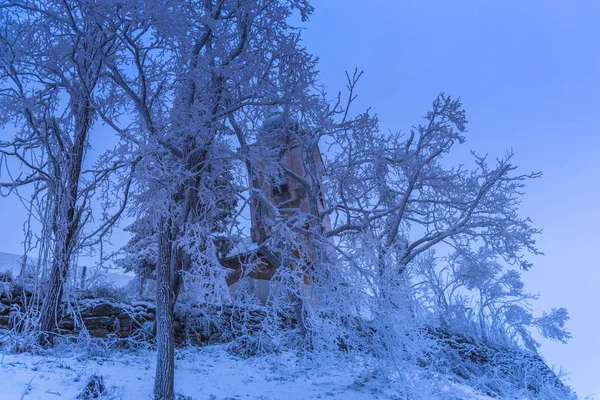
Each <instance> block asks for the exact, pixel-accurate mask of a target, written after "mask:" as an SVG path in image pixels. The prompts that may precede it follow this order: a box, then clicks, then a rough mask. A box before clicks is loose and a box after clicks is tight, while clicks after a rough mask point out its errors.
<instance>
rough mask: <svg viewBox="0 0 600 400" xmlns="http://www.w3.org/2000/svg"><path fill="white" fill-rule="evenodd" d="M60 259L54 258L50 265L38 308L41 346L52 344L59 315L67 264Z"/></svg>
mask: <svg viewBox="0 0 600 400" xmlns="http://www.w3.org/2000/svg"><path fill="white" fill-rule="evenodd" d="M61 261H62V260H56V261H55V262H54V263H53V265H52V271H51V273H50V282H49V285H48V291H47V292H46V296H45V297H44V302H43V303H42V308H41V310H40V311H41V312H40V322H39V343H40V345H42V346H51V345H53V344H54V331H55V329H56V327H57V325H58V318H59V317H60V316H59V308H60V303H61V301H62V295H63V288H64V282H65V279H66V275H67V266H66V265H65V263H64V262H61Z"/></svg>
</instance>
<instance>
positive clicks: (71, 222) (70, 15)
mask: <svg viewBox="0 0 600 400" xmlns="http://www.w3.org/2000/svg"><path fill="white" fill-rule="evenodd" d="M102 14H103V10H102V5H101V4H97V3H96V2H90V1H84V0H81V1H79V0H74V1H65V2H54V1H42V0H41V1H36V2H29V1H11V2H4V3H3V4H2V5H0V18H1V19H2V25H3V26H5V27H6V29H3V30H2V32H0V85H1V86H0V108H1V111H0V118H1V119H0V121H1V123H2V125H3V126H4V127H10V128H14V130H15V134H14V138H12V139H7V140H3V141H1V142H0V155H1V156H2V161H3V164H4V167H5V168H4V170H3V172H4V173H5V175H6V177H7V178H8V181H7V182H4V183H2V184H1V187H3V188H6V189H8V190H9V193H12V192H15V191H17V190H18V188H20V187H23V186H27V185H30V186H33V200H32V201H35V202H37V203H38V204H40V203H42V204H43V206H42V207H43V209H44V210H45V211H41V214H42V215H43V216H47V217H44V218H45V219H43V220H42V221H40V222H41V223H42V225H43V229H44V232H43V236H42V238H41V240H42V242H43V245H42V247H43V248H48V249H49V253H50V257H49V258H50V262H51V271H50V277H49V284H48V285H47V288H46V292H45V297H44V301H43V305H42V308H41V313H40V320H39V329H40V332H41V333H42V334H43V335H42V337H41V340H42V342H46V341H50V342H51V340H52V337H51V336H50V337H48V338H46V335H45V334H46V333H51V332H52V331H53V330H54V328H55V327H56V324H57V317H58V315H57V313H58V309H59V305H60V302H61V299H62V296H63V291H64V286H65V280H66V278H67V274H68V273H69V269H70V265H71V263H72V261H73V259H74V257H75V256H76V255H77V254H78V252H79V251H81V249H82V248H84V247H85V246H88V247H89V246H91V245H92V244H96V243H98V241H99V240H100V238H102V237H103V236H104V235H105V234H107V233H109V232H110V228H111V226H112V225H113V224H114V222H116V220H117V219H118V217H119V215H120V213H121V212H122V211H123V209H124V204H121V205H119V206H118V207H116V208H117V212H116V214H115V215H109V214H106V215H105V217H106V218H103V219H102V222H101V223H100V225H99V226H98V225H97V224H96V226H95V227H94V228H93V229H91V228H90V229H88V230H87V231H86V230H85V228H86V227H89V226H90V224H91V222H93V217H92V213H91V202H92V201H93V200H94V198H95V196H96V195H97V193H98V191H99V190H100V189H99V185H101V184H102V183H106V182H107V180H108V178H109V177H112V176H113V173H115V172H118V171H121V170H128V169H130V168H131V167H132V165H131V164H129V163H123V162H122V161H120V160H116V161H113V160H111V158H110V156H109V155H105V156H103V157H99V158H98V160H97V161H96V162H93V161H90V160H86V155H87V153H88V151H89V137H90V135H91V133H92V130H93V128H94V126H95V123H96V121H97V119H98V110H100V109H102V108H103V107H105V106H106V100H107V96H106V95H105V94H106V91H107V86H106V85H107V81H106V80H103V79H102V73H103V65H102V52H104V53H110V52H111V51H112V50H113V49H114V41H113V38H112V37H111V36H109V35H107V33H106V32H105V31H104V26H103V22H102V21H101V19H102V18H101V17H100V16H101V15H102ZM15 164H18V166H19V168H20V172H19V173H18V174H17V173H15V172H12V173H11V170H10V168H9V167H10V166H11V165H15ZM121 189H123V191H122V192H121V196H124V197H127V192H128V189H129V186H128V185H127V184H126V185H125V186H124V187H123V188H121ZM111 190H118V189H117V188H116V186H114V185H113V186H112V187H111ZM123 200H124V199H123ZM113 201H114V199H113Z"/></svg>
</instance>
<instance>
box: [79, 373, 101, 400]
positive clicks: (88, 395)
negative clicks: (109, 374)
mask: <svg viewBox="0 0 600 400" xmlns="http://www.w3.org/2000/svg"><path fill="white" fill-rule="evenodd" d="M107 395H108V389H107V387H106V384H105V383H104V377H103V376H102V375H92V376H90V377H89V379H88V382H87V383H86V385H85V387H84V389H83V390H82V391H81V393H80V394H79V395H78V396H77V399H81V400H92V399H108V397H107Z"/></svg>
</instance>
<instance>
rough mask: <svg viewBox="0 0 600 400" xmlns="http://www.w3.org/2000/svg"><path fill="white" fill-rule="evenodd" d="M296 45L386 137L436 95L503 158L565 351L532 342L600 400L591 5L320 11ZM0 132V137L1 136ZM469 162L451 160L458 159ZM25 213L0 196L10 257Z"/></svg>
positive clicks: (380, 4)
mask: <svg viewBox="0 0 600 400" xmlns="http://www.w3.org/2000/svg"><path fill="white" fill-rule="evenodd" d="M314 5H315V7H316V12H315V14H314V15H313V16H312V18H311V22H310V23H308V24H306V25H305V26H306V28H307V30H306V32H305V33H304V37H305V42H306V44H307V46H308V48H309V49H310V50H311V51H312V52H313V53H314V54H316V55H317V56H319V57H320V70H321V79H322V82H323V83H324V84H325V85H326V86H327V87H328V88H329V89H330V91H331V92H332V94H333V93H335V92H337V91H338V90H340V89H343V87H344V85H345V76H344V72H345V71H346V70H353V69H354V67H358V68H359V69H362V70H364V71H365V75H364V77H363V79H362V81H361V83H360V86H359V91H358V94H359V98H358V100H357V105H356V110H357V111H358V110H361V109H364V108H366V107H369V106H371V107H372V109H373V111H374V112H376V113H377V114H378V115H379V116H380V119H381V126H382V128H383V129H385V130H387V129H391V130H394V131H396V130H399V129H402V130H408V129H409V128H410V127H411V125H413V124H417V123H419V122H420V118H421V117H422V116H423V115H424V114H425V112H426V110H427V109H428V107H429V106H430V104H431V101H432V100H433V98H434V97H435V96H436V94H437V93H438V92H440V91H443V92H446V93H447V94H451V95H453V96H460V97H461V100H462V101H463V103H464V106H465V108H466V110H467V118H468V120H469V126H468V129H469V132H468V135H467V138H468V139H467V143H466V145H465V149H473V150H475V151H476V152H478V153H480V154H485V153H488V154H489V155H490V156H496V155H497V156H501V155H503V154H504V152H505V150H507V149H511V148H512V149H513V150H514V151H515V153H516V158H515V163H516V164H517V165H519V167H520V170H519V171H520V172H523V173H525V172H530V171H542V172H543V173H544V176H543V178H542V179H539V180H536V181H532V182H530V184H529V185H528V187H527V190H526V195H525V197H524V199H523V204H522V208H521V209H522V215H524V216H529V217H531V218H532V219H533V220H534V222H535V225H536V226H537V227H538V228H541V229H543V231H544V233H543V235H541V236H540V237H539V238H538V244H539V248H540V249H541V250H542V251H543V252H544V253H545V255H544V256H541V257H531V258H530V259H531V260H532V261H533V262H534V268H533V269H532V270H531V271H530V272H527V273H525V274H524V280H525V282H526V286H527V288H528V289H529V291H531V292H533V293H539V294H540V295H541V298H540V300H539V301H538V302H537V303H536V304H535V306H534V308H535V310H536V311H538V312H541V311H542V310H548V309H550V308H551V307H567V308H568V309H569V312H570V314H571V321H570V322H569V329H570V331H571V333H572V334H573V339H572V340H571V341H570V342H569V343H568V344H566V345H562V344H559V343H553V342H549V341H542V344H543V345H542V348H541V353H542V355H543V356H544V357H545V358H546V360H547V362H548V364H549V365H553V364H558V365H562V366H563V367H564V368H565V369H566V370H567V371H568V372H569V373H570V382H569V383H570V384H571V385H572V386H573V387H574V388H575V390H577V392H578V393H579V394H580V395H590V394H598V395H600V366H599V364H600V362H599V361H598V360H600V309H599V306H600V269H599V268H598V264H599V263H598V261H597V253H598V247H599V246H600V232H599V227H600V211H599V209H598V207H597V204H598V203H599V198H600V179H599V176H600V167H599V166H598V162H600V160H599V159H600V136H599V135H598V131H599V129H600V1H598V0H595V1H592V0H578V1H576V2H569V1H538V0H529V1H516V0H503V1H501V0H494V1H492V0H479V1H477V0H470V1H466V0H454V1H448V0H437V1H430V0H410V1H404V0H370V1H365V0H321V1H314ZM4 134H6V132H5V133H2V132H0V135H4ZM466 153H467V152H466V151H463V152H459V158H460V157H464V160H462V161H467V160H468V159H467V157H466V156H464V154H466ZM22 220H23V214H22V213H21V208H20V206H19V204H18V202H17V201H16V200H14V199H2V198H0V221H2V223H1V224H0V251H10V252H16V253H18V252H20V251H21V245H20V242H21V240H22V236H21V234H20V232H21V231H20V229H21V223H22Z"/></svg>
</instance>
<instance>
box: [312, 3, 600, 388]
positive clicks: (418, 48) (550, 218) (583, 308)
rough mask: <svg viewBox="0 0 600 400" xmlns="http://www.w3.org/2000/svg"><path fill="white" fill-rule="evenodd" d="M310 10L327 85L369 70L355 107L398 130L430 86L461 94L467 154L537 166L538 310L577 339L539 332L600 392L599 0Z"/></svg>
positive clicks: (426, 100)
mask: <svg viewBox="0 0 600 400" xmlns="http://www.w3.org/2000/svg"><path fill="white" fill-rule="evenodd" d="M314 5H315V7H316V11H315V14H314V15H313V17H312V18H311V22H310V23H309V24H307V26H306V27H307V30H306V32H305V33H304V37H305V41H306V43H307V46H308V48H309V49H310V50H311V51H312V52H313V53H314V54H316V55H317V56H319V57H320V70H321V79H322V81H323V83H324V84H325V85H326V86H327V87H328V88H329V89H330V91H332V92H336V91H337V90H340V89H343V87H344V84H345V82H344V79H345V76H344V71H346V70H353V69H354V67H358V68H359V69H362V70H364V72H365V75H364V77H363V80H362V82H361V84H360V86H359V88H358V95H359V98H358V100H357V101H358V104H357V109H360V108H366V107H368V106H371V107H372V109H373V111H374V112H376V113H378V115H379V116H380V119H381V126H382V128H383V129H384V130H387V129H391V130H393V131H396V130H399V129H402V130H408V129H410V127H411V125H414V124H417V123H419V122H420V118H421V117H422V116H423V115H425V112H426V110H427V108H428V107H429V106H430V104H431V101H432V100H433V98H434V97H435V96H436V94H437V93H438V92H441V91H443V92H445V93H447V94H451V95H453V96H460V98H461V100H462V101H463V103H464V106H465V108H466V110H467V119H468V120H469V125H468V130H469V132H468V134H467V143H466V144H465V146H466V148H469V149H473V150H475V151H476V152H478V153H479V154H486V153H488V154H489V155H490V157H491V156H496V155H497V156H502V155H503V154H504V151H505V150H507V149H511V148H512V149H513V150H514V151H515V153H516V157H515V163H516V164H517V165H519V170H518V172H522V173H525V172H530V171H542V172H543V174H544V175H543V178H541V179H539V180H536V181H532V182H530V184H529V185H528V187H527V190H526V195H525V197H524V199H523V203H522V207H521V210H522V215H524V216H529V217H531V218H532V219H533V221H534V222H535V225H536V227H538V228H541V229H543V231H544V232H543V234H542V235H541V236H539V238H538V245H539V248H540V249H541V250H542V251H543V252H544V253H545V255H544V256H541V257H531V258H530V259H531V260H532V261H533V262H534V268H533V269H532V270H531V271H529V272H526V273H524V274H523V275H524V280H525V283H526V287H527V288H528V289H529V291H531V292H533V293H539V294H540V296H541V298H540V300H539V301H537V302H536V304H535V305H534V309H535V310H536V311H538V312H541V311H542V310H548V309H550V308H551V307H567V308H568V310H569V312H570V314H571V320H570V321H569V325H568V327H569V329H570V331H571V333H572V334H573V339H572V340H571V341H570V342H569V343H568V344H566V345H563V344H560V343H554V342H550V341H547V340H543V341H542V348H541V353H542V355H543V356H544V357H545V358H546V361H547V362H548V364H549V365H553V364H560V365H562V366H563V367H564V368H565V369H566V370H567V371H568V372H569V373H570V381H569V383H570V384H571V385H572V386H573V387H574V388H575V390H576V391H577V392H578V393H579V394H580V395H591V394H594V395H599V398H600V308H599V307H600V269H599V268H598V266H599V263H598V261H597V260H598V258H597V257H598V256H597V254H598V249H599V247H600V231H599V229H600V211H599V208H598V204H599V203H600V167H599V163H600V135H599V130H600V1H597V0H596V1H591V0H578V1H572V2H571V1H554V0H551V1H537V0H528V1H516V0H493V1H492V0H479V1H477V0H470V1H467V0H453V1H448V0H438V1H430V0H410V1H405V0H370V1H364V0H326V1H324V0H323V1H318V2H315V3H314ZM463 153H466V152H463ZM460 157H462V155H461V156H460ZM466 160H467V158H466V157H465V159H464V161H466Z"/></svg>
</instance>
